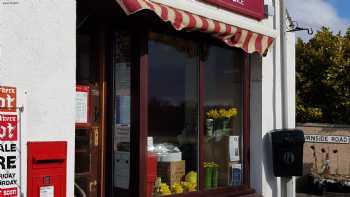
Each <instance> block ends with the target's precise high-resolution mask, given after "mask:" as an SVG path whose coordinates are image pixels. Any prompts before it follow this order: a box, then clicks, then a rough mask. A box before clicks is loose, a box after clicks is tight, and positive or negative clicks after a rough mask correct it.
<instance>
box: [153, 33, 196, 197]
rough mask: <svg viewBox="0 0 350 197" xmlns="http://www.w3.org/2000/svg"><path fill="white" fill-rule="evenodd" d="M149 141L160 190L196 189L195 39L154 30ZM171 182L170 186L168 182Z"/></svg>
mask: <svg viewBox="0 0 350 197" xmlns="http://www.w3.org/2000/svg"><path fill="white" fill-rule="evenodd" d="M148 50H149V51H148V54H149V57H148V58H149V104H148V108H149V109H148V110H149V114H148V115H149V116H148V119H149V131H148V134H149V137H150V138H149V145H150V146H152V145H151V144H152V143H153V148H152V151H153V152H155V153H156V155H157V157H158V162H157V166H158V167H157V177H158V178H157V181H156V182H157V183H156V187H155V194H154V195H158V194H159V193H163V194H170V193H182V192H186V191H195V190H196V189H197V185H198V184H197V183H198V181H197V177H198V176H197V172H198V119H199V117H198V81H199V80H198V73H199V72H198V68H199V65H198V55H197V54H198V53H197V51H196V46H195V44H194V43H192V42H191V41H188V40H183V39H180V38H176V37H171V36H166V35H161V34H155V33H151V34H150V41H149V45H148ZM167 187H169V190H168V188H167Z"/></svg>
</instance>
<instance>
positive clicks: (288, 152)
mask: <svg viewBox="0 0 350 197" xmlns="http://www.w3.org/2000/svg"><path fill="white" fill-rule="evenodd" d="M270 134H271V142H272V157H273V171H274V174H275V176H277V177H292V176H302V174H303V146H304V142H305V139H304V132H303V131H301V130H298V129H282V130H275V131H273V132H271V133H270Z"/></svg>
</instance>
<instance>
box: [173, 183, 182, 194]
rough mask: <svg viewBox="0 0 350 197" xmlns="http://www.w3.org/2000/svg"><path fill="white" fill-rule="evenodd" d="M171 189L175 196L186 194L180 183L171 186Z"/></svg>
mask: <svg viewBox="0 0 350 197" xmlns="http://www.w3.org/2000/svg"><path fill="white" fill-rule="evenodd" d="M171 189H172V191H173V193H175V194H181V193H183V192H184V189H183V187H182V185H181V184H180V183H175V184H174V185H172V186H171Z"/></svg>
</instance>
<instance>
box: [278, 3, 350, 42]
mask: <svg viewBox="0 0 350 197" xmlns="http://www.w3.org/2000/svg"><path fill="white" fill-rule="evenodd" d="M285 1H286V4H287V8H288V11H289V13H290V14H291V16H292V18H293V20H295V21H297V22H298V24H299V25H300V26H302V27H311V28H313V29H314V30H318V29H319V28H320V27H322V26H326V27H329V28H331V30H332V31H333V32H339V31H341V32H345V31H346V29H347V28H349V27H350V0H285ZM298 36H300V37H302V38H304V39H308V38H310V36H308V35H307V34H306V33H305V32H300V33H298Z"/></svg>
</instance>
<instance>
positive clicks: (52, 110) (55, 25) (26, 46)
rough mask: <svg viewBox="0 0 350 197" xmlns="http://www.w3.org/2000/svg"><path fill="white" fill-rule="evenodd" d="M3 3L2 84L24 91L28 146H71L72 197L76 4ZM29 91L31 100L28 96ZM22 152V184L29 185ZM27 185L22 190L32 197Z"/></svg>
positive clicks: (59, 0) (60, 0)
mask: <svg viewBox="0 0 350 197" xmlns="http://www.w3.org/2000/svg"><path fill="white" fill-rule="evenodd" d="M6 1H12V2H15V3H13V4H3V2H5V0H0V85H7V86H15V87H17V88H18V91H19V93H18V100H19V101H20V103H25V104H24V111H25V113H24V116H23V122H25V124H24V125H23V127H22V133H23V139H22V141H23V142H22V144H26V142H27V141H62V140H63V141H67V142H68V164H67V165H68V171H67V177H68V178H67V196H73V190H74V188H73V185H74V183H73V182H74V140H75V138H74V118H75V111H74V110H75V108H74V106H75V105H74V98H75V53H76V51H75V34H76V32H75V21H76V20H75V18H76V9H75V8H76V4H75V1H74V0H45V1H42V0H6ZM24 91H27V92H28V94H27V96H26V97H25V96H24V95H23V92H24ZM26 154H27V152H26V147H25V146H24V147H22V165H23V168H22V169H23V171H24V173H22V177H21V178H22V180H23V181H22V182H23V183H25V182H26ZM25 185H26V184H23V185H22V192H23V196H26V186H25Z"/></svg>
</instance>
